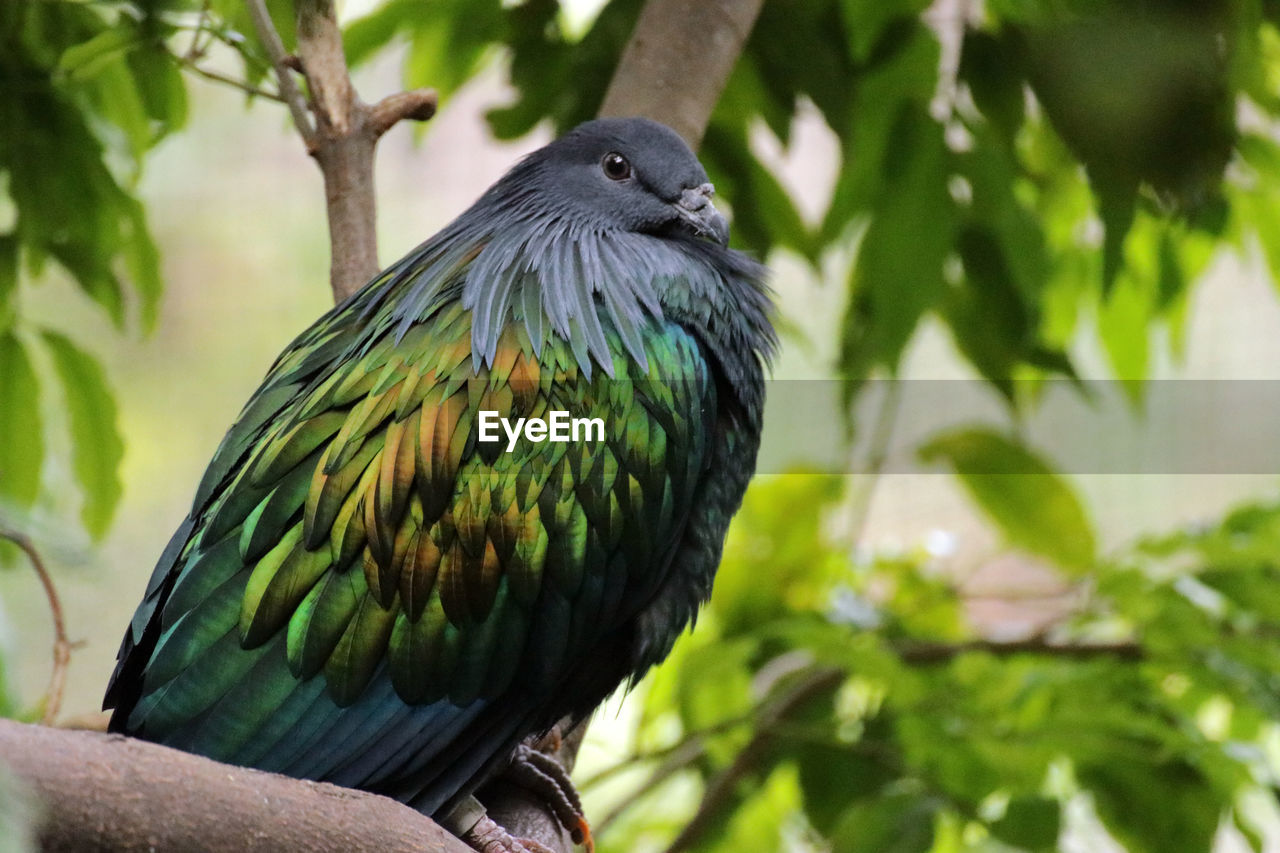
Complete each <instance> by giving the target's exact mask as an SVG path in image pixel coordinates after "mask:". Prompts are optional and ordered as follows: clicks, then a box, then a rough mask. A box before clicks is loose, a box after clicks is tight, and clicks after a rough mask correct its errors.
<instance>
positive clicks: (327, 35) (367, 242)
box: [245, 0, 436, 302]
mask: <svg viewBox="0 0 1280 853" xmlns="http://www.w3.org/2000/svg"><path fill="white" fill-rule="evenodd" d="M245 2H246V3H247V4H248V7H249V12H250V16H251V17H252V19H253V25H254V29H255V30H256V31H257V33H258V37H259V39H260V40H261V41H262V44H263V46H264V47H265V49H266V51H267V55H268V56H269V57H270V58H271V65H272V67H274V68H275V71H276V78H277V79H278V80H279V83H280V94H281V96H282V97H283V98H284V100H285V102H286V103H287V104H288V105H289V111H290V113H292V114H293V123H294V125H295V126H296V127H297V128H298V133H299V134H300V135H301V136H302V139H303V142H304V143H306V146H307V153H309V154H310V155H311V156H312V157H314V158H315V159H316V162H317V163H318V164H319V166H320V172H321V174H322V175H323V176H324V192H325V203H326V206H327V210H328V218H329V249H330V265H329V286H330V287H331V288H332V290H333V295H334V299H335V300H336V301H338V302H341V301H342V300H344V299H346V298H347V297H348V296H350V295H351V294H353V293H355V292H356V291H357V290H359V289H360V288H361V287H363V286H364V285H365V283H366V282H368V281H369V280H370V279H371V278H373V277H374V275H376V274H377V272H378V268H379V265H378V236H377V206H376V196H375V194H374V183H373V164H374V148H375V146H376V145H377V144H378V140H379V139H380V138H381V137H382V135H383V134H384V133H386V132H387V131H388V130H389V129H390V128H391V127H392V126H393V125H395V124H396V123H397V122H399V121H400V120H402V119H414V120H416V121H426V120H427V119H429V118H431V117H432V116H433V115H435V112H436V94H435V92H434V91H432V90H430V89H415V90H413V91H411V92H401V93H399V94H395V95H391V96H389V97H387V98H384V99H383V100H382V101H380V102H379V103H378V104H377V105H376V106H374V107H370V106H369V105H368V104H365V103H364V102H363V101H361V100H360V97H359V95H358V94H357V93H356V90H355V87H354V86H353V85H351V77H350V75H349V74H348V73H347V61H346V56H345V54H344V53H343V49H342V30H341V29H340V28H339V27H338V18H337V13H336V12H335V10H334V4H333V0H296V8H297V14H298V17H297V30H298V55H297V56H296V57H291V56H289V55H287V54H286V53H285V49H284V43H283V41H282V40H281V39H280V34H279V33H277V32H276V30H275V26H274V25H273V24H272V22H271V17H270V15H268V14H267V9H266V6H265V4H264V2H263V0H245ZM292 69H300V70H301V71H302V73H303V74H304V75H305V76H306V79H307V86H308V89H309V91H310V94H311V101H310V103H309V104H308V103H307V102H306V101H305V100H304V99H303V97H302V93H301V92H300V91H299V89H298V87H297V84H296V83H295V82H294V80H293V75H292Z"/></svg>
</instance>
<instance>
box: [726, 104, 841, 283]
mask: <svg viewBox="0 0 1280 853" xmlns="http://www.w3.org/2000/svg"><path fill="white" fill-rule="evenodd" d="M747 133H748V128H747V127H746V126H733V125H722V124H717V123H714V122H713V123H712V124H711V126H710V127H708V128H707V134H706V137H705V139H704V140H703V144H702V151H701V158H702V162H703V164H704V165H705V166H706V167H707V172H708V173H709V174H710V175H711V176H712V178H713V179H714V180H715V181H716V187H717V189H718V191H719V194H721V195H723V196H724V197H725V198H728V199H730V200H731V201H732V203H733V205H734V212H735V215H734V222H733V236H734V242H735V243H741V244H742V245H744V246H746V247H748V248H749V249H751V251H753V252H755V253H756V254H758V255H760V256H761V257H763V256H764V255H765V254H766V253H767V252H768V251H769V249H771V248H772V247H773V246H775V245H778V246H786V247H787V248H789V249H792V250H794V251H795V252H797V253H799V254H800V255H803V256H804V257H806V258H808V259H809V260H811V261H816V259H817V251H818V247H817V245H816V243H815V241H814V240H813V238H812V236H811V235H810V233H809V229H808V227H806V226H805V224H804V222H803V221H802V220H801V219H800V214H799V212H798V211H797V210H796V206H795V203H794V202H792V201H791V197H790V196H789V195H788V194H787V191H786V190H785V189H783V188H782V185H781V184H780V183H778V179H777V178H775V177H774V176H773V173H772V172H770V171H769V170H768V169H766V168H765V167H764V166H762V165H761V164H760V161H759V160H757V159H756V156H755V154H753V153H752V152H751V149H750V148H749V147H748V146H747V137H746V134H747Z"/></svg>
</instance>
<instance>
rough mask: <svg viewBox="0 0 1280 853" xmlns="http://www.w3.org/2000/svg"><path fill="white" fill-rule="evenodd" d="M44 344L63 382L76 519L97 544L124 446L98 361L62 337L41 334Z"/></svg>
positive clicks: (112, 502)
mask: <svg viewBox="0 0 1280 853" xmlns="http://www.w3.org/2000/svg"><path fill="white" fill-rule="evenodd" d="M43 337H44V342H45V344H46V346H48V347H49V351H50V352H51V353H52V354H53V363H54V366H55V367H56V368H57V371H58V376H59V378H60V379H61V380H62V389H63V393H64V399H65V400H66V404H67V417H68V425H69V427H70V429H71V456H72V463H73V467H74V470H75V475H76V479H77V480H78V481H79V483H80V487H81V489H82V490H83V492H84V504H83V507H82V508H81V511H80V517H81V519H82V520H83V521H84V526H85V529H86V530H88V531H89V535H91V536H93V537H94V538H95V539H101V538H102V536H103V534H104V533H106V531H107V527H108V526H109V525H110V523H111V517H112V515H114V513H115V510H116V506H117V505H118V504H119V503H120V495H121V493H122V491H123V487H122V486H121V484H120V461H121V460H122V459H123V458H124V442H123V440H122V439H121V437H120V432H119V428H118V425H117V423H116V404H115V400H114V398H113V397H112V395H111V390H110V388H109V387H108V386H107V381H106V377H105V376H104V375H103V372H102V368H101V366H99V364H98V363H97V361H95V360H94V359H93V357H92V356H90V355H89V354H88V353H86V352H84V351H83V350H81V349H80V348H78V347H77V346H76V345H75V344H73V343H72V342H71V341H70V340H69V339H68V338H67V337H66V336H64V335H61V334H59V333H57V332H50V331H46V332H45V333H44V336H43Z"/></svg>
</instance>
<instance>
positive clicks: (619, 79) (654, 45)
mask: <svg viewBox="0 0 1280 853" xmlns="http://www.w3.org/2000/svg"><path fill="white" fill-rule="evenodd" d="M763 3H764V0H649V2H647V3H645V5H644V9H642V10H641V12H640V17H639V19H638V20H637V21H636V28H635V30H634V31H633V32H632V34H631V39H630V41H628V42H627V47H626V49H625V50H624V51H623V52H622V59H621V60H620V61H619V62H618V67H617V70H615V71H614V74H613V79H612V80H611V81H610V82H609V89H608V91H607V92H606V93H605V96H604V103H603V104H602V105H601V107H600V115H601V116H629V115H641V116H647V117H648V118H651V119H655V120H657V121H660V122H663V123H664V124H668V125H670V126H671V127H672V128H674V129H675V131H676V132H677V133H679V134H680V135H681V136H682V137H684V139H685V141H686V142H688V143H689V145H690V147H692V148H694V149H696V148H697V147H698V145H699V143H701V142H702V136H703V134H704V133H705V132H706V130H707V122H708V121H710V119H711V111H712V109H714V108H715V105H716V101H718V100H720V93H721V92H723V91H724V86H725V83H727V82H728V80H729V73H730V72H731V71H733V66H734V65H735V64H736V63H737V61H738V57H739V56H740V55H741V54H742V48H743V46H744V45H745V44H746V42H747V36H749V35H750V34H751V28H752V27H753V26H754V25H755V22H756V17H757V16H758V15H759V14H760V7H761V6H762V5H763ZM690 33H697V34H698V36H697V40H696V46H695V44H694V43H693V40H692V39H691V38H690V36H689V34H690Z"/></svg>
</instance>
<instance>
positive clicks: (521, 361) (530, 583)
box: [104, 118, 775, 851]
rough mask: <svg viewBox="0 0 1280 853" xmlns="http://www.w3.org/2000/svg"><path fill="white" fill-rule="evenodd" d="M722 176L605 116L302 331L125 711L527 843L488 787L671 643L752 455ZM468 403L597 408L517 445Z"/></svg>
mask: <svg viewBox="0 0 1280 853" xmlns="http://www.w3.org/2000/svg"><path fill="white" fill-rule="evenodd" d="M711 194H712V186H711V184H710V183H708V181H707V175H706V172H705V171H704V170H703V168H702V166H701V164H699V162H698V160H697V159H696V157H695V156H694V155H693V153H692V152H691V151H690V150H689V148H688V147H687V146H686V145H685V144H684V142H683V141H681V139H680V138H679V137H678V136H677V135H676V134H675V133H674V132H673V131H671V130H670V129H669V128H667V127H665V126H663V125H661V124H658V123H656V122H652V121H649V120H646V119H638V118H634V119H603V120H597V121H591V122H588V123H586V124H583V125H581V126H579V127H578V128H576V129H575V130H573V131H571V132H570V133H568V134H567V135H565V136H564V137H562V138H560V139H558V140H556V141H555V142H552V143H551V144H549V145H547V146H546V147H544V148H542V149H540V150H538V151H536V152H534V153H533V154H531V155H529V156H528V157H526V158H525V159H523V160H522V161H521V162H519V163H518V164H517V165H516V166H515V167H514V168H512V169H511V171H510V172H508V173H507V174H506V176H504V177H503V178H502V179H501V180H499V181H498V183H496V184H495V185H494V186H493V187H492V188H490V189H489V190H488V191H487V192H486V193H485V194H484V195H483V196H482V197H481V198H480V199H479V200H478V201H477V202H476V203H475V204H474V205H473V206H472V207H471V208H470V209H469V210H467V211H466V212H465V213H463V214H462V215H461V216H460V217H458V219H456V220H455V221H454V222H453V223H451V224H450V225H448V226H447V227H445V228H444V230H442V231H441V232H440V233H439V234H437V235H436V236H434V237H432V238H431V239H429V240H427V241H426V242H425V243H423V244H422V245H421V246H419V247H418V248H416V249H415V250H413V251H412V252H410V253H409V254H408V255H407V256H406V257H404V258H403V259H402V260H400V261H399V262H397V263H396V264H394V265H393V266H391V267H390V268H388V269H387V270H385V271H384V272H382V273H381V274H379V275H378V276H377V277H376V278H375V279H374V280H373V281H371V282H370V283H369V284H368V285H366V286H365V287H364V288H363V289H362V290H360V291H359V292H358V293H356V294H355V295H353V296H352V297H351V298H349V299H347V300H346V301H345V302H343V303H342V304H340V305H338V306H337V307H335V308H334V309H333V310H331V311H330V312H329V313H327V314H326V315H324V316H323V317H321V318H320V319H319V320H318V321H317V322H316V323H315V324H314V325H312V326H311V327H310V328H309V329H307V330H306V331H305V332H303V333H302V334H301V335H300V336H299V337H298V338H297V339H296V340H294V341H293V343H291V344H290V345H289V346H288V348H286V349H285V351H284V352H283V353H282V354H281V355H280V357H279V358H278V359H277V360H276V362H275V364H274V365H273V366H272V367H271V369H270V371H269V372H268V373H267V376H266V378H265V379H264V380H263V382H262V385H261V387H260V388H259V389H258V390H257V391H256V392H255V393H254V394H253V396H252V397H251V398H250V399H249V402H248V404H247V405H246V406H245V407H244V410H243V411H242V412H241V413H240V416H239V418H238V419H237V420H236V422H235V424H234V425H233V426H232V427H231V430H230V431H229V432H228V433H227V435H226V437H225V438H224V439H223V440H222V443H221V445H220V446H219V447H218V450H217V452H216V453H215V454H214V457H213V460H212V462H211V463H210V464H209V469H208V471H207V472H206V473H205V475H204V478H203V479H202V481H201V482H200V485H199V487H198V489H197V491H196V496H195V501H194V505H193V507H192V510H191V514H190V516H189V517H188V518H187V519H186V521H184V522H183V524H182V525H181V527H180V528H179V529H178V531H177V532H176V533H175V534H174V536H173V539H172V540H171V541H170V543H169V545H168V547H167V548H166V549H165V551H164V554H163V555H162V556H161V558H160V561H159V564H158V565H157V566H156V568H155V572H154V573H153V574H152V576H151V580H150V583H149V584H148V585H147V589H146V594H145V596H144V598H143V600H142V603H141V605H139V607H138V610H137V613H136V614H135V616H134V618H133V621H132V623H131V624H130V626H129V628H128V630H127V631H126V632H125V637H124V642H123V644H122V645H121V647H120V652H119V661H118V665H117V666H116V670H115V673H114V675H113V676H112V678H111V682H110V684H109V686H108V688H107V693H106V700H105V703H104V705H105V707H107V708H114V709H115V711H114V714H113V716H112V718H111V725H110V728H111V730H112V731H115V732H123V733H126V734H130V735H133V736H136V737H140V738H145V739H148V740H152V741H156V742H159V743H163V744H167V745H169V746H172V747H176V748H179V749H183V750H187V751H190V752H195V753H199V754H202V755H206V756H210V757H212V758H214V759H217V760H219V761H223V762H229V763H231V764H238V765H244V766H249V767H257V768H262V769H265V770H271V771H276V772H279V773H284V774H287V775H291V776H296V777H300V778H306V779H319V780H326V781H329V782H333V783H336V784H338V785H345V786H349V787H352V788H361V789H365V790H369V791H375V792H379V793H382V794H385V795H387V796H390V797H394V798H396V799H398V800H400V801H402V802H404V803H407V804H409V805H410V806H412V807H414V808H416V809H418V810H420V811H421V812H423V813H425V814H428V815H432V816H435V817H437V818H439V819H442V820H445V822H446V825H448V826H450V827H451V828H453V829H454V830H455V831H456V832H458V833H459V834H461V835H463V836H464V837H466V838H467V840H468V841H470V842H471V843H472V844H473V846H477V847H481V848H483V849H486V850H488V849H492V850H508V849H509V850H517V851H518V850H522V849H525V848H524V847H523V846H522V842H520V841H518V840H515V839H510V837H509V836H505V837H504V840H503V841H502V842H501V843H497V842H494V841H493V840H492V837H490V836H486V835H484V832H485V831H489V830H488V829H486V830H482V829H480V828H479V827H481V826H482V825H483V826H485V827H489V828H492V821H489V822H488V823H487V824H486V823H484V821H481V822H480V823H477V822H476V819H475V814H476V811H475V810H476V808H477V803H476V801H475V800H474V799H473V798H472V794H473V793H474V792H475V791H476V789H477V788H478V787H479V786H481V785H482V784H483V783H484V782H485V781H486V780H488V779H490V778H491V777H493V776H494V775H495V774H498V773H501V772H504V771H506V772H510V769H511V767H512V761H513V756H515V757H516V759H517V760H519V761H526V762H527V761H532V762H533V764H534V770H535V772H533V773H531V774H523V775H524V778H530V777H540V778H543V779H544V780H545V779H546V778H548V776H554V775H555V774H554V773H550V774H547V773H544V772H543V771H546V770H547V767H546V765H547V763H548V762H546V761H545V756H540V754H537V753H536V752H535V751H532V750H530V749H529V748H528V747H527V746H525V745H524V743H523V742H524V741H525V740H526V739H529V738H531V737H532V736H534V735H537V734H538V733H543V732H547V731H548V730H550V729H551V727H552V726H553V725H554V724H556V722H557V721H558V720H561V719H562V718H566V717H568V718H570V719H571V720H574V721H580V720H582V719H584V718H586V717H587V716H588V715H589V714H590V713H591V711H592V709H593V708H595V706H596V705H598V704H599V703H600V702H601V701H603V700H604V699H605V697H606V696H608V695H609V694H610V693H611V692H612V691H614V690H615V689H616V688H617V687H618V686H619V685H621V684H623V683H624V682H628V683H634V682H635V681H636V680H637V679H639V678H640V677H641V676H642V675H643V674H644V673H645V672H646V671H647V670H648V669H649V668H650V667H651V666H653V665H654V664H656V663H658V662H659V661H661V660H662V659H663V658H664V657H666V655H667V654H668V652H669V651H670V650H671V647H672V644H673V643H674V641H675V639H676V637H677V635H679V634H680V633H681V632H682V631H684V630H685V629H686V627H688V626H689V625H690V624H691V623H692V621H693V619H694V616H695V614H696V612H697V609H698V607H699V605H701V604H702V603H703V602H705V601H706V600H707V598H708V596H709V595H710V592H711V584H712V578H713V576H714V575H715V571H716V567H717V564H718V563H719V560H720V554H721V548H722V544H723V541H724V537H725V532H726V529H727V527H728V525H729V520H730V518H731V517H732V516H733V514H734V512H736V511H737V509H738V507H739V505H740V503H741V501H742V497H743V491H744V490H745V488H746V486H747V481H748V480H749V479H750V477H751V475H752V473H753V471H754V467H755V460H756V451H757V447H758V446H759V441H760V425H761V412H762V408H763V404H764V370H765V368H766V366H767V363H768V360H769V358H770V356H771V354H772V352H773V350H774V347H775V335H774V331H773V328H772V325H771V320H770V317H771V300H770V296H769V290H768V288H767V285H766V284H765V280H764V279H765V270H764V268H763V267H762V266H760V265H759V264H758V263H756V262H755V261H753V260H751V259H750V258H748V257H747V256H745V255H743V254H741V253H739V252H736V251H732V250H730V249H728V248H727V247H726V244H727V238H728V229H727V226H726V224H725V220H724V218H723V217H722V216H721V215H720V214H719V213H718V212H717V211H716V209H715V207H714V206H712V204H711V200H710V196H711ZM482 411H488V412H496V413H498V415H499V416H500V417H504V418H507V419H508V420H509V422H510V423H512V424H514V423H516V419H517V418H542V419H547V418H548V417H549V415H550V414H551V413H553V412H557V411H559V412H567V413H568V415H569V416H570V417H574V418H599V419H601V420H602V421H603V424H604V436H603V439H602V440H601V439H600V437H599V436H598V435H597V436H595V438H596V440H587V439H586V437H584V436H583V435H580V436H579V440H577V441H568V442H553V441H550V440H543V441H535V440H532V439H531V438H530V437H529V435H530V433H525V434H523V435H522V436H521V437H520V438H519V439H517V440H516V442H515V444H514V447H513V448H512V449H511V450H510V451H508V449H507V448H508V446H509V440H508V437H507V435H505V434H504V431H502V430H499V434H498V440H494V441H489V440H485V441H481V440H480V438H479V432H480V431H479V420H480V413H481V412H482ZM585 432H587V431H586V430H584V433H585ZM557 766H558V765H557ZM561 775H563V774H561ZM556 784H557V785H559V782H557V783H556ZM547 796H548V797H549V798H551V799H552V800H555V799H557V798H558V799H559V806H560V808H559V811H558V812H557V813H558V814H560V813H562V812H564V811H565V808H564V805H565V803H564V801H565V798H566V797H567V799H568V801H569V802H570V804H571V806H572V808H571V809H569V811H570V812H571V814H570V815H569V816H568V817H567V818H566V817H564V816H562V817H561V819H562V820H563V821H565V822H566V823H567V824H569V825H570V828H571V829H573V830H574V831H575V832H574V834H575V840H582V836H583V833H584V832H585V823H581V824H580V825H575V822H580V819H581V812H580V807H579V806H578V804H577V800H576V795H574V794H572V792H571V789H570V790H569V791H568V792H564V791H552V792H550V793H549V794H548V795H547ZM472 824H474V826H473V825H472ZM493 831H495V832H499V834H502V833H500V831H499V830H493ZM469 833H470V834H469ZM477 834H478V835H477ZM587 837H588V838H589V835H588V836H587ZM477 839H478V840H477ZM486 845H488V846H486ZM504 845H505V846H504Z"/></svg>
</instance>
